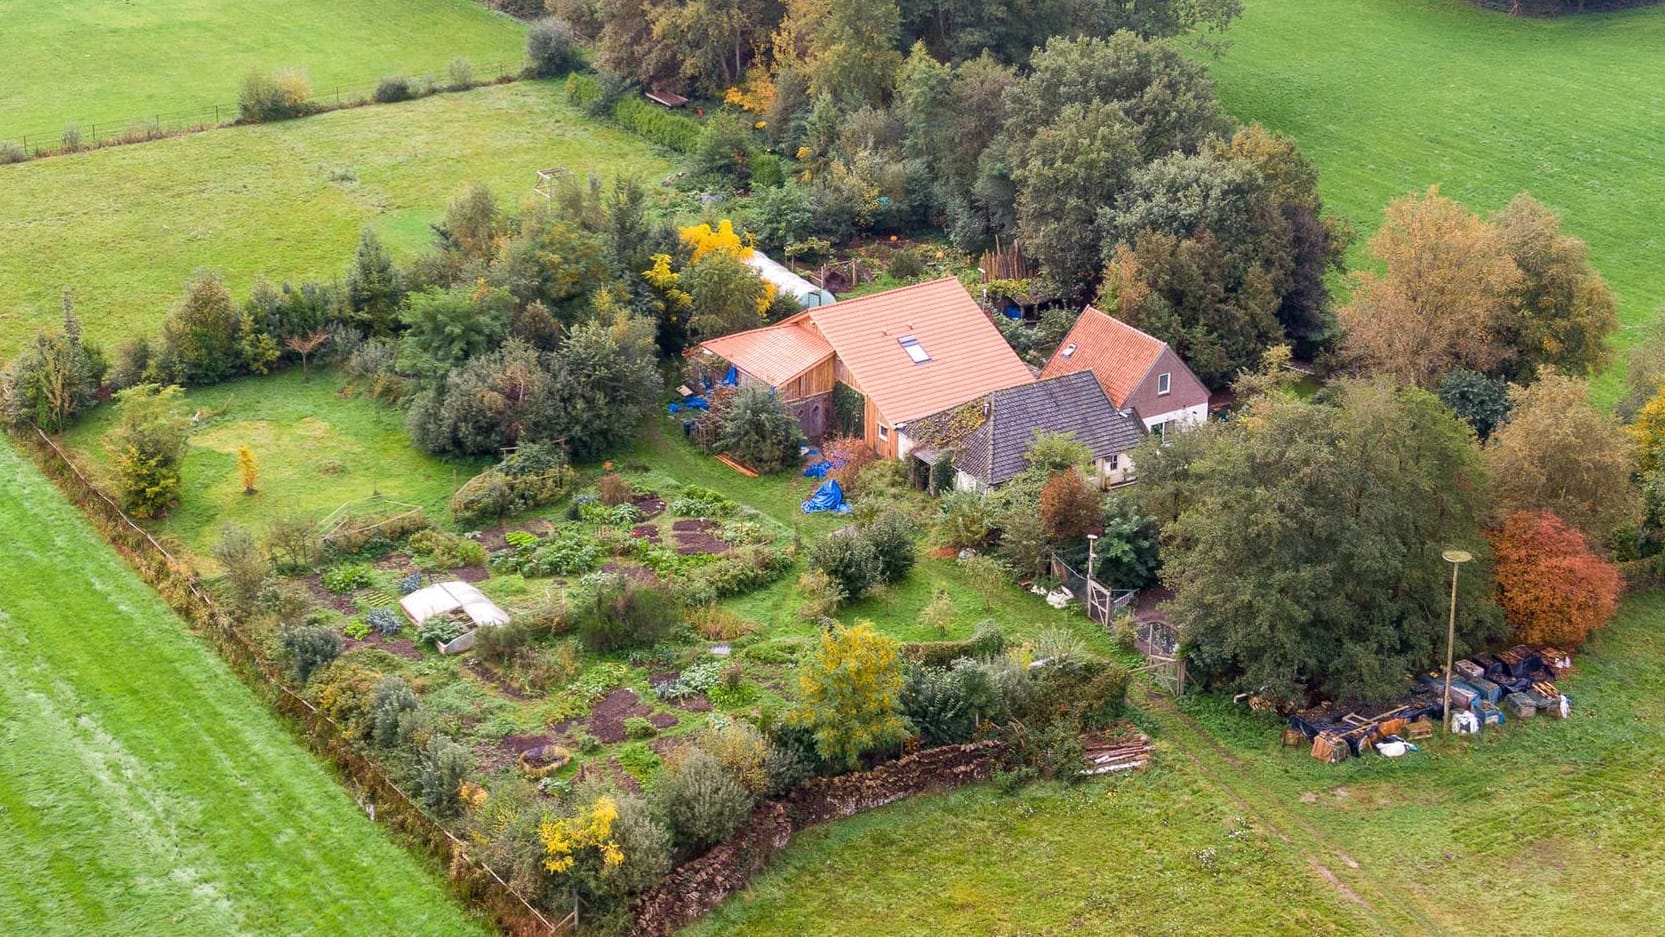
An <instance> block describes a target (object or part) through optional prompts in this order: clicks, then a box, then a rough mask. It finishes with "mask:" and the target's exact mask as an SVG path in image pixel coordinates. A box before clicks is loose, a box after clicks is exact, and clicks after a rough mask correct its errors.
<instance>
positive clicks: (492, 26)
mask: <svg viewBox="0 0 1665 937" xmlns="http://www.w3.org/2000/svg"><path fill="white" fill-rule="evenodd" d="M0 36H4V37H6V43H5V46H6V54H5V55H4V56H0V140H12V141H16V140H18V139H19V138H20V137H21V136H23V135H31V136H34V137H45V136H52V137H56V136H57V135H58V134H60V133H61V132H63V129H64V125H65V124H68V123H75V124H78V125H79V126H80V128H81V130H82V132H83V133H88V132H90V130H91V129H92V125H94V124H99V125H102V127H103V128H104V129H109V130H119V129H121V127H122V126H124V125H125V124H127V123H129V122H136V121H139V120H141V119H149V118H151V117H152V116H154V115H158V114H160V115H163V116H164V117H166V116H170V115H174V114H183V113H186V112H190V113H199V112H203V111H205V110H206V111H207V112H212V110H213V107H214V105H216V104H217V105H222V106H225V105H231V106H232V107H231V108H230V109H229V110H226V111H225V113H224V116H225V118H226V119H230V118H232V117H234V116H236V115H235V104H236V101H237V88H238V83H239V82H240V81H241V80H242V78H243V75H244V74H246V73H247V72H248V71H249V69H251V68H262V69H276V68H280V67H295V68H300V69H302V70H304V71H305V72H306V73H307V75H308V76H309V77H310V78H311V80H312V85H313V90H314V91H316V92H318V93H320V94H324V93H327V92H329V91H330V90H332V89H334V88H336V87H337V86H342V87H352V88H364V87H365V86H368V85H374V84H375V83H376V81H377V79H380V78H382V77H384V76H386V75H392V74H413V73H430V74H432V73H438V74H443V72H444V69H445V66H446V64H447V63H448V62H450V61H451V59H452V58H454V57H456V56H464V57H467V58H468V59H470V60H471V61H472V62H473V63H474V65H475V73H476V75H477V76H484V75H486V74H491V75H496V73H497V72H496V68H497V65H498V64H499V63H502V64H503V65H504V66H505V67H507V68H509V69H516V68H518V67H519V66H520V63H521V60H522V46H523V44H524V41H525V40H524V36H525V28H524V27H523V26H522V25H521V24H520V23H519V22H517V21H516V20H514V19H511V18H510V17H507V16H501V15H498V14H495V13H493V12H491V11H490V10H487V9H486V8H485V7H483V6H481V5H480V4H478V3H473V2H471V0H351V2H345V3H343V2H333V3H332V2H330V0H287V2H284V3H263V2H260V0H129V2H126V3H107V2H101V0H55V2H53V3H39V2H31V0H0Z"/></svg>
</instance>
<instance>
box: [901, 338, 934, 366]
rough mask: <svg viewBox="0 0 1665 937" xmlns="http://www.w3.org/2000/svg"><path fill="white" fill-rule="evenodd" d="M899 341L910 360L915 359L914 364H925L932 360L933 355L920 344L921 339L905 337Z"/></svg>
mask: <svg viewBox="0 0 1665 937" xmlns="http://www.w3.org/2000/svg"><path fill="white" fill-rule="evenodd" d="M897 341H899V342H901V343H902V349H903V350H904V351H906V352H907V353H908V357H909V358H912V359H913V363H914V364H924V363H925V362H927V361H930V360H931V355H930V353H929V352H927V351H926V350H925V346H924V345H921V344H919V339H917V338H914V337H913V336H912V335H904V336H902V337H901V338H899V339H897Z"/></svg>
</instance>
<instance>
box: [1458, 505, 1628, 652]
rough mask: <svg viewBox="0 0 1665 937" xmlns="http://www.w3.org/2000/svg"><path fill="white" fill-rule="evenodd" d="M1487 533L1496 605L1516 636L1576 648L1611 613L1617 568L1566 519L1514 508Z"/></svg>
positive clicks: (1616, 596)
mask: <svg viewBox="0 0 1665 937" xmlns="http://www.w3.org/2000/svg"><path fill="white" fill-rule="evenodd" d="M1490 537H1491V541H1492V549H1493V551H1494V553H1495V558H1496V576H1497V600H1498V604H1499V605H1501V606H1503V615H1504V617H1505V618H1506V619H1507V620H1508V622H1509V624H1510V625H1511V626H1512V627H1513V628H1514V630H1515V638H1516V640H1519V641H1522V642H1525V643H1528V644H1556V645H1570V646H1573V647H1577V646H1578V645H1581V644H1583V643H1584V641H1585V639H1587V638H1588V637H1589V636H1590V633H1591V632H1592V631H1595V630H1596V629H1597V628H1600V627H1601V626H1602V625H1605V624H1607V620H1608V619H1610V618H1612V617H1613V612H1614V611H1615V610H1616V609H1617V608H1618V605H1619V590H1620V588H1621V586H1622V581H1621V579H1620V577H1619V571H1618V570H1617V569H1616V568H1614V566H1613V564H1612V563H1609V562H1608V561H1607V560H1605V559H1603V558H1602V557H1600V556H1597V555H1596V554H1595V553H1593V552H1591V550H1590V545H1589V542H1588V541H1586V540H1585V539H1584V535H1583V534H1582V533H1579V532H1578V530H1576V529H1575V528H1573V527H1572V526H1570V525H1569V524H1567V522H1565V521H1563V520H1561V519H1560V518H1559V517H1556V516H1555V515H1554V514H1551V513H1550V512H1548V511H1516V512H1515V513H1513V514H1510V515H1509V516H1508V517H1506V518H1505V519H1504V521H1503V525H1502V526H1501V527H1498V528H1497V529H1495V530H1493V531H1491V533H1490Z"/></svg>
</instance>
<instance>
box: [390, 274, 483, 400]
mask: <svg viewBox="0 0 1665 937" xmlns="http://www.w3.org/2000/svg"><path fill="white" fill-rule="evenodd" d="M510 304H511V298H510V296H509V295H508V293H506V292H505V291H503V290H494V289H491V288H489V287H487V286H486V284H485V283H484V281H482V282H480V283H479V284H477V285H476V286H474V288H472V289H466V288H463V289H453V290H438V289H432V288H430V289H426V290H423V291H421V292H419V293H412V294H411V295H410V296H409V297H408V298H407V300H406V302H405V310H404V312H403V314H402V317H403V319H404V321H405V325H406V331H405V337H404V341H403V347H402V348H401V349H400V357H401V365H402V366H403V367H404V368H405V369H406V370H407V371H410V372H413V373H417V374H420V375H425V376H428V377H434V378H440V379H443V378H444V376H445V374H446V372H448V371H450V370H451V369H452V368H454V367H456V366H457V365H459V364H461V363H463V362H464V361H466V360H467V359H469V358H471V357H473V356H474V355H477V354H480V353H482V352H485V351H489V350H491V349H492V348H495V347H497V345H498V344H500V343H501V342H502V341H503V338H504V336H506V335H507V334H508V331H509V307H510Z"/></svg>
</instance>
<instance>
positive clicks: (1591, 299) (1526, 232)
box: [1492, 192, 1619, 381]
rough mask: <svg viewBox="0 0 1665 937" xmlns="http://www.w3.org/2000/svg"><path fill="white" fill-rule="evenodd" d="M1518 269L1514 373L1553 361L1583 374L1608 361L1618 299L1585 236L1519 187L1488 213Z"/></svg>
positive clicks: (1530, 373)
mask: <svg viewBox="0 0 1665 937" xmlns="http://www.w3.org/2000/svg"><path fill="white" fill-rule="evenodd" d="M1492 223H1493V224H1495V225H1496V226H1497V231H1498V235H1499V236H1500V237H1501V238H1502V240H1503V246H1504V249H1505V250H1507V251H1508V253H1509V257H1510V259H1512V260H1513V261H1514V262H1515V266H1516V267H1518V268H1519V269H1520V272H1521V278H1520V281H1519V283H1518V285H1517V286H1516V288H1515V292H1514V297H1513V302H1514V305H1515V321H1514V325H1513V327H1512V328H1511V330H1510V333H1509V334H1508V335H1507V340H1508V341H1509V343H1510V345H1511V346H1513V348H1514V350H1515V353H1516V359H1515V361H1514V363H1513V365H1512V367H1511V369H1510V375H1509V376H1510V377H1511V378H1513V379H1515V380H1520V381H1528V380H1531V379H1532V378H1533V377H1534V376H1535V375H1536V374H1537V373H1538V372H1539V371H1542V370H1545V369H1549V368H1554V369H1557V370H1560V371H1564V372H1566V373H1568V374H1578V375H1587V374H1593V373H1595V372H1596V371H1598V370H1600V369H1601V368H1602V366H1603V365H1605V364H1606V363H1607V356H1608V350H1607V336H1608V335H1609V334H1611V333H1612V332H1613V331H1614V330H1615V329H1617V328H1618V327H1619V318H1618V312H1617V309H1618V301H1617V300H1616V299H1614V297H1613V291H1612V290H1610V289H1608V287H1607V282H1606V281H1605V280H1603V279H1602V278H1601V274H1599V273H1597V272H1596V270H1595V268H1594V267H1592V266H1591V265H1590V258H1589V254H1590V250H1589V248H1588V247H1586V246H1585V244H1584V242H1583V241H1581V240H1579V239H1578V238H1575V237H1573V236H1572V235H1570V234H1563V233H1562V232H1561V218H1560V217H1559V216H1558V215H1556V214H1555V212H1553V211H1550V210H1549V209H1548V208H1546V207H1545V206H1544V205H1543V204H1542V203H1540V202H1538V201H1537V200H1536V199H1534V198H1533V197H1532V196H1530V195H1527V194H1526V193H1524V192H1522V193H1521V194H1520V195H1517V196H1515V197H1514V199H1513V200H1512V201H1510V202H1509V204H1508V205H1507V206H1506V207H1505V208H1504V209H1503V210H1502V211H1501V212H1498V213H1497V214H1496V215H1495V216H1493V218H1492Z"/></svg>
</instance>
